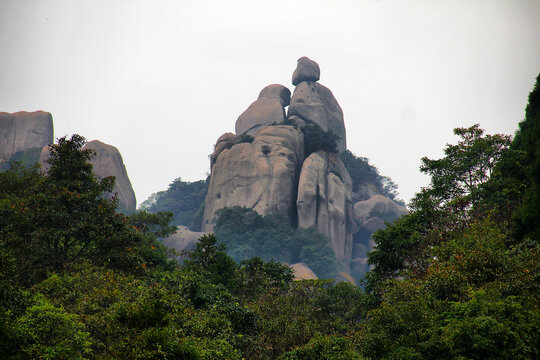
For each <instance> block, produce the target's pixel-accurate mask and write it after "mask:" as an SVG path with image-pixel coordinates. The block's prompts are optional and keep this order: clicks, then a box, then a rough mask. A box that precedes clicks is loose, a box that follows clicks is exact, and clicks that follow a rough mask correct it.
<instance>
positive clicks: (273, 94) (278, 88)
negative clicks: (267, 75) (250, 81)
mask: <svg viewBox="0 0 540 360" xmlns="http://www.w3.org/2000/svg"><path fill="white" fill-rule="evenodd" d="M262 98H277V99H278V100H279V102H280V103H281V105H282V106H283V107H285V106H289V104H290V103H291V90H289V89H287V88H286V87H285V86H283V85H281V84H272V85H268V86H267V87H265V88H264V89H262V90H261V92H260V93H259V99H262Z"/></svg>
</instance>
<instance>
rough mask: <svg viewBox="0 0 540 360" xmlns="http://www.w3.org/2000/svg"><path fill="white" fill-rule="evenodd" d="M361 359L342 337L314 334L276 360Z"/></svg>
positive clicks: (349, 343)
mask: <svg viewBox="0 0 540 360" xmlns="http://www.w3.org/2000/svg"><path fill="white" fill-rule="evenodd" d="M312 359H319V360H361V359H362V357H361V356H360V355H359V354H358V353H356V352H354V350H352V346H351V342H350V341H349V340H348V339H347V338H344V337H337V336H315V337H313V338H312V339H311V340H309V342H308V343H307V344H306V345H304V346H302V347H300V348H297V349H295V350H292V351H289V352H287V353H285V354H283V355H281V356H280V357H279V358H278V360H312Z"/></svg>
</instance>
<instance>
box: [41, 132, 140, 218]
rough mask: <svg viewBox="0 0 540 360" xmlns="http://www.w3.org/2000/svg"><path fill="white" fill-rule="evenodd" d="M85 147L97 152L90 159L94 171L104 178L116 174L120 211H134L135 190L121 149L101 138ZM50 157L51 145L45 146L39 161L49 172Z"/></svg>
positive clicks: (128, 212)
mask: <svg viewBox="0 0 540 360" xmlns="http://www.w3.org/2000/svg"><path fill="white" fill-rule="evenodd" d="M83 149H92V150H94V151H95V152H96V156H95V157H94V158H93V159H92V160H90V163H91V164H92V165H93V172H94V174H95V175H96V176H97V177H98V178H101V179H102V178H105V177H107V176H114V177H115V178H116V181H115V186H114V189H113V193H117V194H118V195H117V196H118V211H120V212H123V213H126V214H131V213H132V212H134V211H135V208H136V206H137V202H136V199H135V192H134V191H133V187H132V186H131V181H129V177H128V174H127V171H126V167H125V165H124V161H123V160H122V155H120V151H118V149H117V148H115V147H114V146H112V145H108V144H105V143H103V142H101V141H99V140H93V141H90V142H88V143H86V145H84V147H83ZM49 157H50V150H49V147H48V146H45V147H44V148H43V150H42V151H41V155H40V157H39V163H40V165H41V169H42V171H44V172H47V170H48V168H49V165H48V163H47V160H48V159H49Z"/></svg>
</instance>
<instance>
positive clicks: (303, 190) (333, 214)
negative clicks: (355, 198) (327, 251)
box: [296, 151, 355, 264]
mask: <svg viewBox="0 0 540 360" xmlns="http://www.w3.org/2000/svg"><path fill="white" fill-rule="evenodd" d="M351 193H352V180H351V177H350V175H349V173H348V171H347V169H345V166H344V165H343V163H342V162H341V160H340V159H339V158H338V157H337V154H327V153H325V152H323V151H318V152H316V153H313V154H311V155H310V156H309V157H308V158H307V159H306V160H305V161H304V164H303V166H302V171H301V173H300V179H299V182H298V197H297V200H296V206H297V209H298V227H300V228H304V229H307V228H310V227H314V228H315V229H317V231H319V232H320V233H323V234H325V235H327V236H328V237H329V238H330V239H331V245H332V249H333V250H334V254H335V256H336V259H337V260H340V261H341V262H342V263H345V264H348V262H349V261H350V259H351V251H352V233H353V232H354V229H355V226H354V218H353V207H352V200H351Z"/></svg>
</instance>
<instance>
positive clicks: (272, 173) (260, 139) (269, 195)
mask: <svg viewBox="0 0 540 360" xmlns="http://www.w3.org/2000/svg"><path fill="white" fill-rule="evenodd" d="M231 135H232V134H231ZM231 135H228V136H226V137H223V136H222V137H220V139H221V142H225V141H227V139H232V137H231ZM233 136H234V135H233ZM217 145H219V142H218V144H217ZM215 152H219V153H218V155H217V156H214V155H212V158H213V159H214V158H215V163H214V164H213V165H212V172H211V175H210V183H209V186H208V193H207V196H206V200H205V209H204V217H203V224H202V229H203V230H204V231H211V230H212V228H213V219H214V217H215V213H216V211H217V210H219V209H222V208H224V207H233V206H246V207H249V208H251V209H253V210H255V211H256V212H257V213H259V214H261V215H267V214H270V213H273V212H275V211H280V212H282V213H286V214H287V215H289V216H290V215H292V211H293V210H294V204H295V201H296V186H297V181H298V174H299V172H300V167H301V165H302V160H303V158H304V138H303V134H302V133H301V132H300V131H299V130H297V129H295V128H294V127H292V126H285V125H279V126H268V127H264V128H263V129H262V130H260V131H259V132H258V133H257V135H256V136H255V138H254V139H253V142H251V143H249V142H243V143H238V144H235V145H233V146H232V147H230V148H227V146H219V147H218V146H216V150H215Z"/></svg>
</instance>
